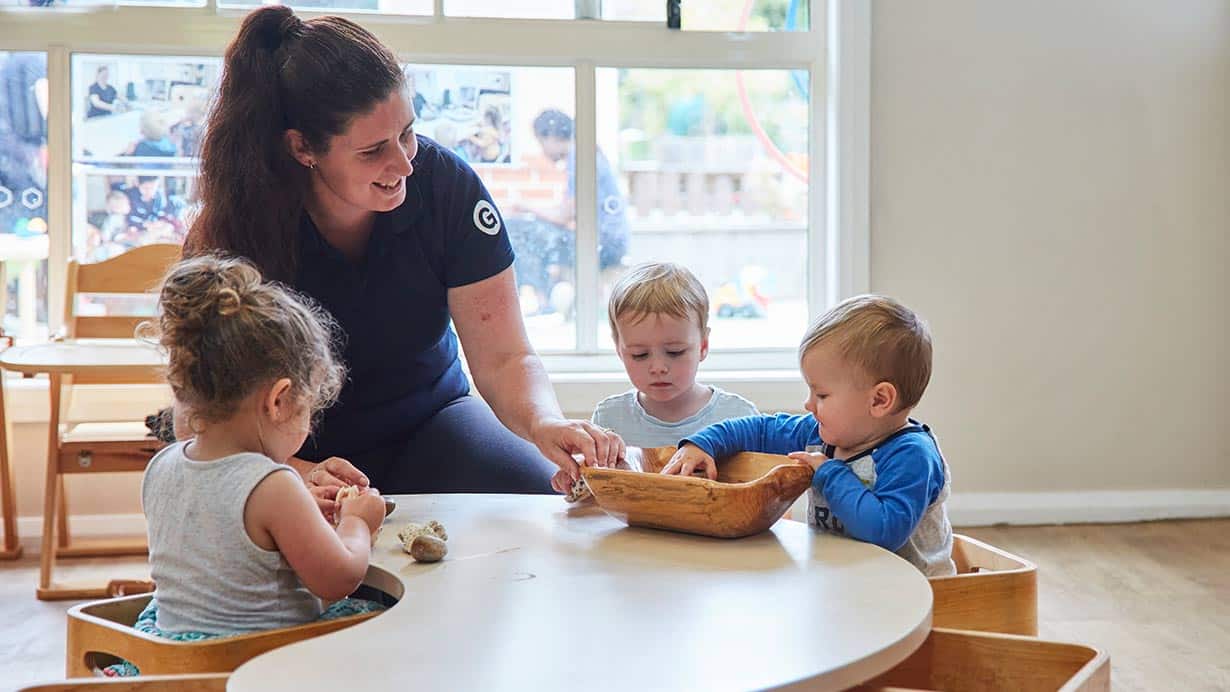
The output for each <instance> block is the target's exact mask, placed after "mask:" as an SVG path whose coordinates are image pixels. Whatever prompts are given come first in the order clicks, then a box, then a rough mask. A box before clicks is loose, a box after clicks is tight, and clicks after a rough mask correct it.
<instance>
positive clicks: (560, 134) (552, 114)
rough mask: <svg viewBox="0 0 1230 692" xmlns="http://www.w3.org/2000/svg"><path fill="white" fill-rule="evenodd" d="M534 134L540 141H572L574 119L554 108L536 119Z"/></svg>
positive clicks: (540, 114)
mask: <svg viewBox="0 0 1230 692" xmlns="http://www.w3.org/2000/svg"><path fill="white" fill-rule="evenodd" d="M534 134H535V135H537V136H538V138H539V139H546V138H547V137H554V138H555V139H572V118H570V117H568V116H567V115H566V114H565V113H564V112H563V111H557V110H555V109H553V108H552V109H548V110H545V111H543V112H541V113H539V114H538V117H537V118H534Z"/></svg>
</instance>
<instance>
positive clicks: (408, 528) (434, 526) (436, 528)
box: [397, 519, 448, 546]
mask: <svg viewBox="0 0 1230 692" xmlns="http://www.w3.org/2000/svg"><path fill="white" fill-rule="evenodd" d="M424 533H425V534H428V535H431V536H435V537H436V538H439V539H440V540H442V541H447V540H448V532H446V531H445V530H444V525H443V524H441V523H440V522H438V521H436V520H435V519H432V520H431V521H429V522H426V523H423V524H416V523H414V522H410V523H409V524H406V525H405V526H403V527H401V530H400V531H398V532H397V538H398V539H400V540H401V542H402V543H403V544H405V545H407V546H409V545H410V543H411V541H413V540H414V537H415V536H418V535H420V534H424Z"/></svg>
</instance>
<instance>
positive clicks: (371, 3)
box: [218, 0, 432, 15]
mask: <svg viewBox="0 0 1230 692" xmlns="http://www.w3.org/2000/svg"><path fill="white" fill-rule="evenodd" d="M269 4H274V5H289V6H291V7H294V8H299V9H310V10H337V11H340V12H373V13H381V14H419V15H430V14H431V12H432V0H288V1H287V2H273V3H270V2H267V1H266V0H219V2H218V6H219V7H238V8H250V7H260V6H262V5H269Z"/></svg>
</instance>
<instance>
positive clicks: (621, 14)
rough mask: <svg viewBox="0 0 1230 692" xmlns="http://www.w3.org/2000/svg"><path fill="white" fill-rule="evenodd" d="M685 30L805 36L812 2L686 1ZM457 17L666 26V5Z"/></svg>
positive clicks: (623, 3)
mask: <svg viewBox="0 0 1230 692" xmlns="http://www.w3.org/2000/svg"><path fill="white" fill-rule="evenodd" d="M681 7H682V10H683V28H684V29H685V30H692V31H806V30H807V28H808V15H809V11H808V0H751V1H750V2H749V1H748V0H704V1H703V2H700V1H697V0H685V1H684V2H683V3H682V6H681ZM444 11H445V14H448V15H450V16H454V17H502V18H521V19H530V18H532V19H574V18H576V19H599V18H601V19H608V20H618V21H647V22H663V23H665V22H666V0H521V1H520V2H516V3H510V2H507V1H506V0H445V3H444Z"/></svg>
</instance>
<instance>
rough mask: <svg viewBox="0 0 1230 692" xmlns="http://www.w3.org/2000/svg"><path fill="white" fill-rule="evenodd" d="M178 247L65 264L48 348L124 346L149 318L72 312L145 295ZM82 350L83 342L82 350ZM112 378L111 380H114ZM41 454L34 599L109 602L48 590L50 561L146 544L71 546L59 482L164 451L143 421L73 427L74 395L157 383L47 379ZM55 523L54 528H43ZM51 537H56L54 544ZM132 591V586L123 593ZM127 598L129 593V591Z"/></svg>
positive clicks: (92, 594) (130, 375)
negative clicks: (95, 300)
mask: <svg viewBox="0 0 1230 692" xmlns="http://www.w3.org/2000/svg"><path fill="white" fill-rule="evenodd" d="M181 254H182V249H181V248H180V246H178V245H174V244H168V243H160V244H154V245H146V246H143V247H138V248H134V249H132V250H129V251H128V252H125V253H124V254H122V255H118V256H116V257H112V258H111V259H107V260H104V261H102V262H97V263H93V264H81V263H78V262H76V261H70V262H69V263H68V272H67V280H66V290H65V303H64V327H63V330H62V333H61V335H59V336H57V337H56V339H55V340H58V341H67V340H81V339H96V340H98V341H97V342H96V343H98V344H99V345H100V346H104V345H105V344H106V342H107V341H108V340H116V341H121V340H122V341H131V340H132V339H133V335H134V331H135V330H136V327H137V325H138V324H140V323H141V322H143V321H145V320H148V319H150V316H149V315H133V314H122V313H121V314H108V315H102V316H95V315H83V314H80V313H79V311H78V308H79V306H78V298H79V297H80V295H81V294H91V295H104V294H110V295H132V294H142V293H148V292H149V291H151V290H153V289H155V288H156V287H157V286H158V283H159V281H161V279H162V277H163V275H164V274H165V273H166V271H167V269H169V268H170V266H171V265H172V264H174V263H175V262H176V261H178V260H179V258H180V255H181ZM87 343H88V342H87ZM117 373H118V374H117ZM48 379H49V384H48V392H49V396H50V402H51V406H50V412H49V421H48V423H49V434H48V453H47V465H48V468H47V486H46V489H45V495H44V503H43V512H44V515H43V516H44V524H43V525H44V532H43V543H42V551H43V552H42V555H41V569H40V573H39V588H38V592H37V594H38V597H39V598H40V599H43V600H60V599H80V598H98V597H101V596H107V595H114V593H115V592H116V590H115V589H114V588H113V587H111V586H108V587H61V586H56V585H54V584H53V581H52V573H53V571H54V568H55V564H54V563H55V558H56V557H98V556H116V555H142V554H144V553H145V552H146V551H147V549H148V548H147V546H146V542H145V537H144V536H141V537H140V538H133V539H107V540H91V541H81V540H75V541H74V540H73V539H72V538H71V535H70V533H69V529H68V522H67V515H68V509H67V499H66V497H65V492H64V475H65V474H70V473H110V472H123V471H144V470H145V466H146V464H148V463H149V460H150V458H151V457H152V456H153V455H154V454H155V453H156V452H157V451H158V450H159V449H161V448H162V447H163V446H164V445H163V443H162V442H160V441H158V440H156V439H154V438H153V437H150V436H149V434H148V431H147V429H146V427H145V422H144V420H135V421H134V420H125V419H121V420H111V421H104V422H93V421H91V422H88V423H81V422H74V421H73V420H71V414H72V404H73V393H74V387H76V386H78V385H91V384H158V383H162V382H163V381H164V380H163V378H162V375H161V374H160V373H157V372H156V371H153V370H151V369H150V368H134V369H131V370H128V371H115V370H113V371H111V372H109V373H107V374H90V373H88V372H85V371H82V372H79V373H75V374H65V373H60V372H51V373H49V375H48ZM52 516H55V517H56V521H55V522H54V523H53V522H51V521H50V519H49V518H50V517H52ZM57 534H58V536H57ZM127 586H128V588H129V589H132V588H133V587H132V584H128V585H127ZM129 592H130V593H131V592H132V591H129Z"/></svg>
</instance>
